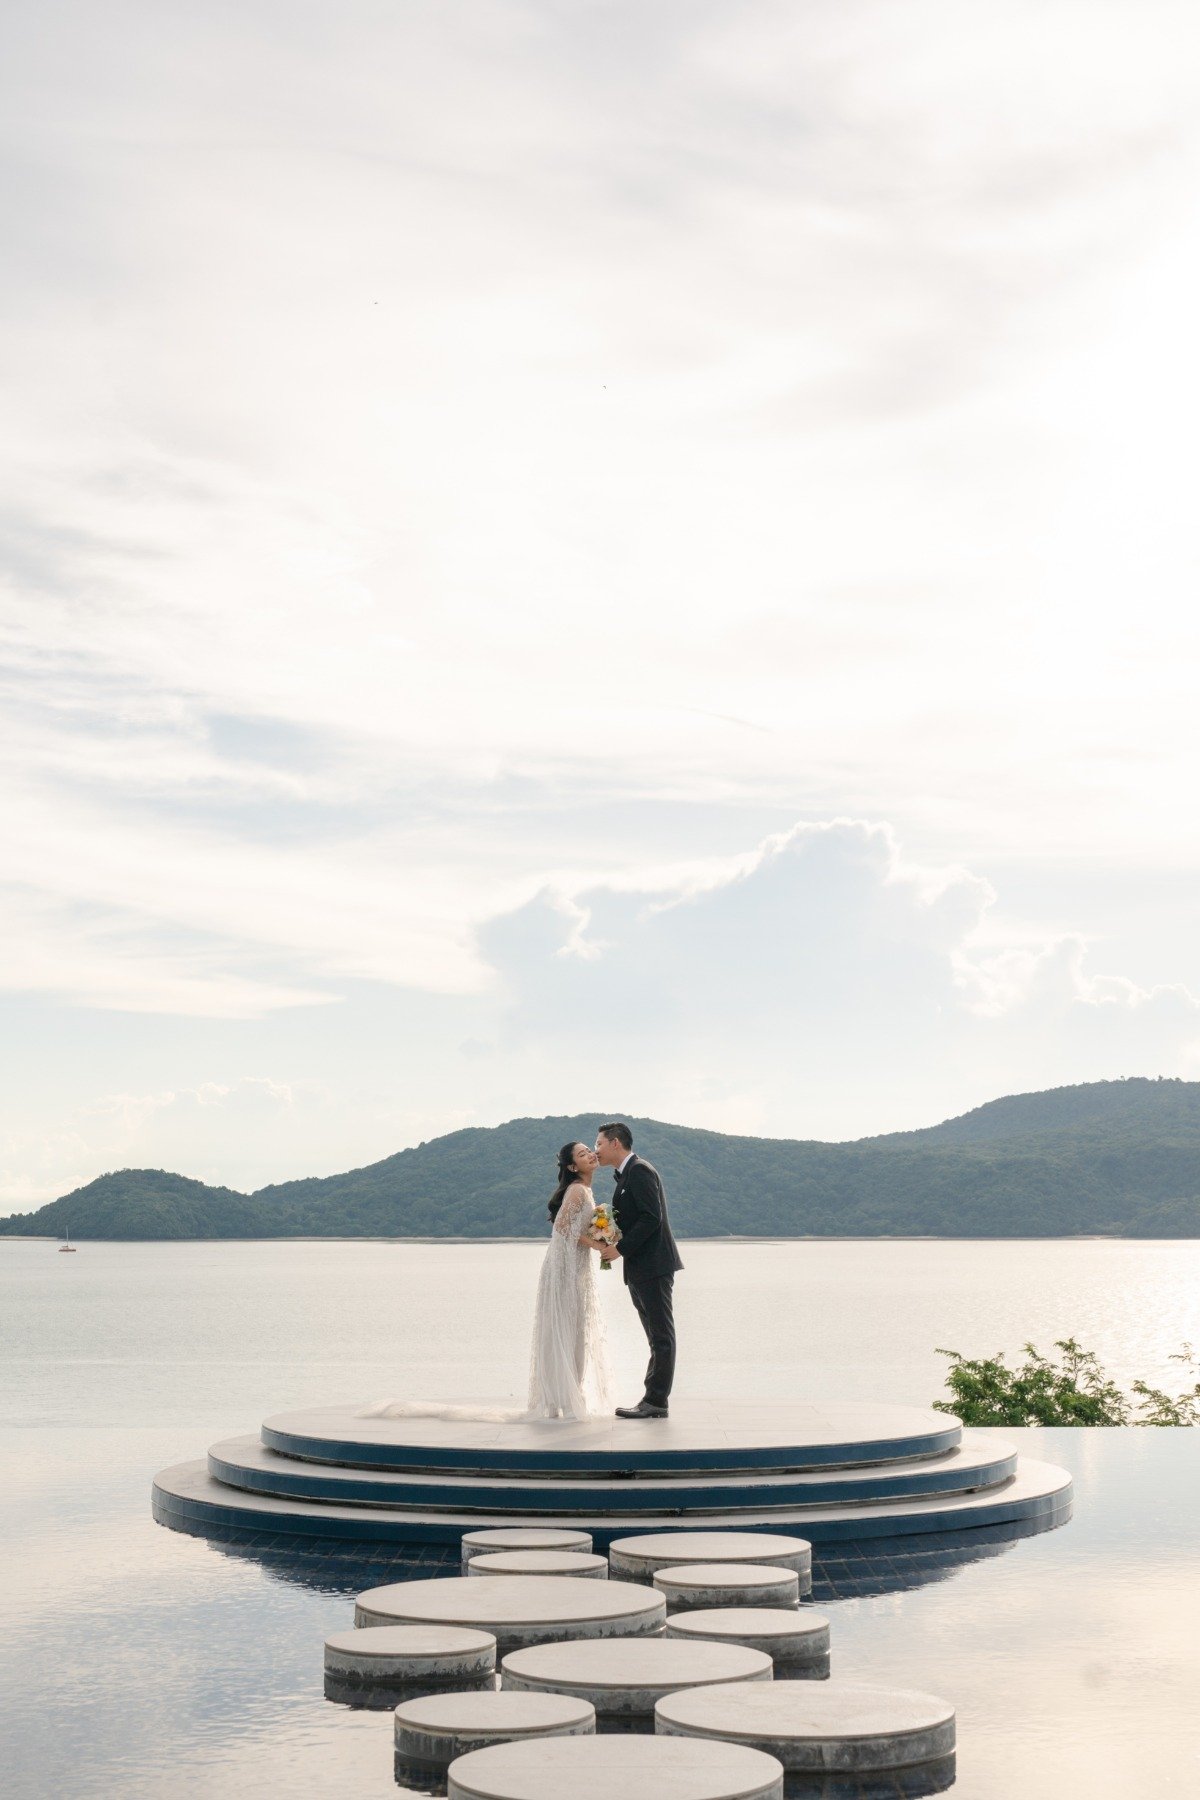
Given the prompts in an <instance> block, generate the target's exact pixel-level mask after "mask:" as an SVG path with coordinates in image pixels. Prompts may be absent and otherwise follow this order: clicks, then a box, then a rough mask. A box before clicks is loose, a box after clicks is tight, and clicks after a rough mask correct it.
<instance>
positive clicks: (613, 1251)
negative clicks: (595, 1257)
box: [600, 1244, 621, 1262]
mask: <svg viewBox="0 0 1200 1800" xmlns="http://www.w3.org/2000/svg"><path fill="white" fill-rule="evenodd" d="M620 1254H621V1252H620V1251H619V1250H618V1249H617V1246H616V1245H615V1244H605V1246H604V1248H603V1250H602V1251H601V1252H600V1255H601V1258H602V1259H603V1261H605V1262H616V1260H617V1258H618V1256H620Z"/></svg>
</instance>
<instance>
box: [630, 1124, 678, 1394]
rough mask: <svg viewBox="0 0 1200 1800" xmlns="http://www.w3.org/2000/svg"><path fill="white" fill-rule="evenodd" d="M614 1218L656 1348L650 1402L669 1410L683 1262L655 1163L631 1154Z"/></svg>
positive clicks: (648, 1384)
mask: <svg viewBox="0 0 1200 1800" xmlns="http://www.w3.org/2000/svg"><path fill="white" fill-rule="evenodd" d="M613 1217H614V1218H615V1219H616V1221H617V1225H618V1227H619V1228H620V1232H621V1262H622V1264H623V1265H624V1269H625V1285H626V1287H627V1288H628V1289H629V1297H630V1299H631V1300H632V1301H633V1304H634V1305H635V1306H636V1307H637V1313H638V1318H639V1319H640V1320H641V1321H642V1330H643V1331H644V1332H645V1333H646V1339H647V1341H648V1343H649V1345H650V1366H649V1368H648V1369H647V1370H646V1399H647V1400H648V1401H649V1402H650V1404H651V1406H665V1405H666V1404H667V1400H668V1398H669V1396H670V1392H671V1383H672V1381H673V1380H674V1378H675V1315H674V1305H673V1300H674V1295H673V1288H674V1282H675V1272H676V1270H677V1269H682V1267H683V1262H682V1260H681V1258H680V1255H679V1252H678V1250H677V1249H676V1248H675V1239H674V1238H673V1237H672V1236H671V1221H670V1219H669V1218H668V1217H667V1196H666V1194H665V1192H664V1191H663V1184H662V1178H661V1176H660V1175H659V1173H658V1170H657V1169H656V1168H655V1167H654V1164H653V1163H648V1162H643V1161H642V1159H641V1157H640V1156H632V1155H631V1156H630V1157H629V1160H628V1161H627V1162H626V1164H625V1167H624V1168H623V1169H622V1170H621V1171H620V1172H619V1174H618V1175H617V1177H616V1187H615V1188H614V1190H613Z"/></svg>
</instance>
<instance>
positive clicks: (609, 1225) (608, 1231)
mask: <svg viewBox="0 0 1200 1800" xmlns="http://www.w3.org/2000/svg"><path fill="white" fill-rule="evenodd" d="M591 1230H592V1236H593V1237H598V1238H600V1239H601V1240H602V1241H603V1242H604V1243H606V1244H619V1243H620V1241H621V1233H620V1230H619V1228H618V1226H617V1222H616V1220H615V1219H614V1218H613V1216H612V1214H611V1213H610V1212H609V1210H608V1208H607V1206H605V1204H604V1202H603V1200H602V1201H601V1202H600V1204H599V1206H598V1207H597V1208H596V1210H595V1212H594V1213H593V1214H592V1227H591ZM611 1268H612V1264H611V1263H610V1262H606V1261H605V1259H604V1258H603V1257H601V1258H600V1273H601V1274H602V1275H606V1274H607V1273H608V1271H609V1269H611Z"/></svg>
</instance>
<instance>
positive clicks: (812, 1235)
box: [0, 1231, 1200, 1245]
mask: <svg viewBox="0 0 1200 1800" xmlns="http://www.w3.org/2000/svg"><path fill="white" fill-rule="evenodd" d="M548 1236H549V1233H547V1237H548ZM63 1241H64V1240H63V1239H62V1238H59V1237H46V1236H42V1235H35V1234H34V1233H32V1232H31V1233H19V1232H15V1231H14V1232H4V1233H0V1245H3V1244H57V1243H62V1242H63ZM72 1241H73V1242H74V1243H76V1244H540V1243H543V1242H545V1241H546V1240H545V1239H543V1238H541V1237H384V1236H374V1235H367V1234H364V1235H362V1236H359V1235H357V1234H356V1235H355V1236H352V1237H325V1236H317V1237H303V1236H299V1235H297V1236H295V1237H243V1238H239V1237H227V1238H226V1237H221V1238H210V1237H202V1238H108V1237H105V1238H89V1237H81V1238H75V1239H73V1240H72ZM679 1241H680V1243H682V1244H1194V1243H1197V1242H1200V1239H1197V1238H1178V1237H1163V1238H1155V1237H1134V1236H1132V1235H1125V1234H1122V1233H1118V1232H1101V1231H1080V1232H1072V1233H1070V1234H1067V1235H1056V1236H1046V1237H1020V1236H1013V1237H1010V1236H1009V1235H1007V1234H1006V1233H1002V1232H996V1233H989V1234H984V1233H982V1232H980V1233H977V1234H975V1235H973V1236H971V1237H949V1236H942V1235H940V1234H939V1233H935V1232H890V1231H879V1232H872V1233H871V1234H870V1235H869V1236H864V1235H863V1234H862V1233H861V1232H858V1233H852V1234H847V1235H843V1234H841V1233H837V1234H835V1233H833V1232H824V1231H812V1232H799V1233H795V1234H790V1233H789V1234H788V1235H787V1236H778V1235H777V1236H774V1237H734V1236H732V1235H729V1236H726V1235H725V1234H722V1235H721V1236H719V1237H693V1238H688V1237H683V1236H681V1237H680V1239H679Z"/></svg>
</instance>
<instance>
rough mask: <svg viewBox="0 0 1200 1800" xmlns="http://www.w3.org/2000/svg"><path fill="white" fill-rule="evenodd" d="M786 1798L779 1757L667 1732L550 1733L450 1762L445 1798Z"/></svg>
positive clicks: (465, 1799) (479, 1799) (522, 1799)
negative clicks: (655, 1734) (570, 1735)
mask: <svg viewBox="0 0 1200 1800" xmlns="http://www.w3.org/2000/svg"><path fill="white" fill-rule="evenodd" d="M614 1794H619V1795H620V1797H621V1800H783V1770H782V1768H781V1767H780V1764H779V1762H778V1760H777V1758H775V1757H773V1756H765V1755H764V1754H763V1753H762V1751H760V1750H748V1749H745V1748H743V1747H742V1746H741V1745H740V1744H715V1743H705V1744H700V1743H695V1742H689V1741H688V1740H687V1739H686V1738H666V1737H633V1736H628V1737H621V1736H618V1737H590V1738H585V1737H575V1738H550V1739H549V1740H547V1741H546V1742H534V1743H529V1742H525V1743H520V1744H498V1745H496V1746H495V1747H494V1748H493V1749H491V1750H475V1751H472V1753H471V1754H470V1755H469V1756H460V1757H459V1758H458V1761H457V1762H453V1763H451V1765H450V1772H449V1778H448V1787H447V1795H448V1800H563V1796H564V1795H570V1797H571V1800H613V1795H614Z"/></svg>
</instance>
